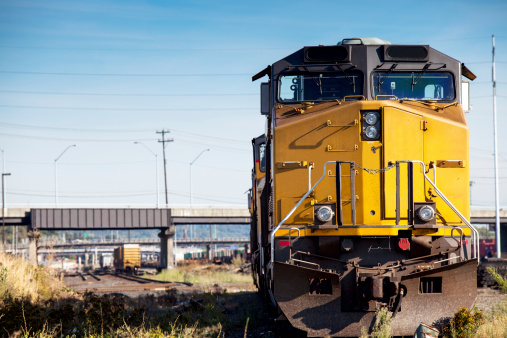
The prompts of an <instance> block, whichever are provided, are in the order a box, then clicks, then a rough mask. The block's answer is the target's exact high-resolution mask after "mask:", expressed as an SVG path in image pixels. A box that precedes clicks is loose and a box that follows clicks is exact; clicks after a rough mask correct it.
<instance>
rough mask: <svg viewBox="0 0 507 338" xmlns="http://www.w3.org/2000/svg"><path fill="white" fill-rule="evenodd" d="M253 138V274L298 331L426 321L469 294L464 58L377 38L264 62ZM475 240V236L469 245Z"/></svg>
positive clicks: (409, 330)
mask: <svg viewBox="0 0 507 338" xmlns="http://www.w3.org/2000/svg"><path fill="white" fill-rule="evenodd" d="M264 76H268V77H269V80H268V81H267V82H263V83H262V84H261V113H262V114H264V115H265V116H266V118H267V123H266V133H265V135H262V136H261V137H259V138H256V139H254V140H253V150H254V168H253V170H252V191H251V196H250V210H251V213H252V230H251V241H252V243H251V246H252V253H253V257H252V262H253V277H254V281H255V283H256V284H257V286H258V287H259V289H260V290H261V292H262V293H263V294H264V295H265V297H266V299H267V301H268V302H269V304H270V306H271V308H272V310H273V312H274V313H273V314H274V315H281V314H283V315H284V316H285V317H286V318H287V319H288V320H289V321H290V322H291V324H292V325H293V326H294V327H296V328H299V329H301V330H304V331H306V332H307V334H308V336H357V335H359V334H360V333H361V328H362V327H366V328H367V329H368V330H371V328H372V326H373V325H372V321H373V320H374V315H375V311H377V310H378V309H380V308H383V307H387V308H388V309H389V310H390V311H392V312H393V317H394V319H393V324H392V328H393V334H394V335H412V334H413V333H414V331H415V330H416V328H417V327H418V326H419V324H420V323H421V322H422V323H425V324H429V325H432V324H433V325H438V323H439V321H440V320H441V319H442V318H444V317H449V316H452V315H453V314H454V312H455V311H456V310H457V309H458V308H459V307H460V306H466V307H470V306H472V304H473V303H474V301H475V298H476V268H477V262H478V261H477V258H478V246H477V245H476V243H478V233H477V231H476V230H475V229H474V228H473V227H472V226H471V224H470V223H469V214H470V211H469V190H468V187H469V158H468V126H467V122H466V120H465V112H466V111H467V109H468V81H467V80H465V79H463V77H466V78H468V79H470V80H473V79H474V78H475V75H474V74H473V73H472V72H471V71H470V70H468V69H467V68H466V67H465V65H464V64H463V63H461V62H459V61H457V60H455V59H453V58H451V57H449V56H447V55H445V54H443V53H441V52H439V51H437V50H435V49H433V48H431V47H430V46H428V45H393V44H390V43H389V42H387V41H384V40H380V39H377V38H353V39H345V40H343V41H341V42H340V43H338V44H337V45H333V46H322V45H320V46H313V47H304V48H302V49H300V50H298V51H296V52H294V53H292V54H291V55H289V56H287V57H285V58H283V59H281V60H279V61H277V62H275V63H274V64H272V65H270V66H268V67H267V68H266V69H264V70H263V71H261V72H259V73H258V74H256V75H255V76H253V78H252V80H253V81H255V80H257V79H260V78H263V77H264ZM474 244H475V245H474Z"/></svg>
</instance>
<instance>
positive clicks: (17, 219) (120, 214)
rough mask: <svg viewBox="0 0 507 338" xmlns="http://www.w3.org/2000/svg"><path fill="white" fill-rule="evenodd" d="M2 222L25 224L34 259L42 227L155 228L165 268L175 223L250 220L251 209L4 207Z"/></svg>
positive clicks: (170, 256)
mask: <svg viewBox="0 0 507 338" xmlns="http://www.w3.org/2000/svg"><path fill="white" fill-rule="evenodd" d="M4 222H5V223H4ZM2 223H4V224H5V225H7V226H26V227H27V228H28V229H27V230H28V239H29V249H28V251H29V256H30V259H31V260H32V262H34V263H37V248H38V241H39V238H40V231H41V230H82V231H90V230H141V229H158V230H160V233H159V234H158V237H159V238H160V240H159V242H158V243H159V244H160V251H161V266H162V267H163V268H167V267H170V266H172V265H173V262H174V253H173V246H174V235H175V229H176V226H178V225H187V224H250V213H249V212H248V209H232V208H213V209H211V208H157V209H151V208H134V207H133V208H6V209H5V217H3V218H2Z"/></svg>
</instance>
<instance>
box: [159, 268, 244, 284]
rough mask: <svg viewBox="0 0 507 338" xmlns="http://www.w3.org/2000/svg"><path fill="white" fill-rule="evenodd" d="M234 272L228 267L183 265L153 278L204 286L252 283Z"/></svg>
mask: <svg viewBox="0 0 507 338" xmlns="http://www.w3.org/2000/svg"><path fill="white" fill-rule="evenodd" d="M234 270H235V268H234V267H231V266H228V265H200V264H185V265H180V266H178V267H175V268H173V269H170V270H164V271H163V272H162V273H160V274H158V275H157V276H156V277H155V278H156V279H159V280H164V281H171V282H185V283H192V284H199V285H204V286H211V285H215V284H218V285H223V284H252V283H253V282H252V277H251V276H250V275H248V274H242V273H237V272H235V271H234Z"/></svg>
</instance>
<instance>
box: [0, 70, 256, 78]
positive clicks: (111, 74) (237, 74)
mask: <svg viewBox="0 0 507 338" xmlns="http://www.w3.org/2000/svg"><path fill="white" fill-rule="evenodd" d="M0 73H2V74H23V75H58V76H127V77H139V76H141V77H142V76H145V77H209V76H213V77H217V76H220V77H226V76H251V75H252V74H249V73H207V74H202V73H201V74H185V73H181V74H153V73H152V74H148V73H144V74H142V73H137V74H136V73H130V74H128V73H67V72H28V71H15V70H0Z"/></svg>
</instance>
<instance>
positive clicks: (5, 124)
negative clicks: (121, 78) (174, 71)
mask: <svg viewBox="0 0 507 338" xmlns="http://www.w3.org/2000/svg"><path fill="white" fill-rule="evenodd" d="M1 126H7V127H9V128H19V129H39V130H40V129H43V130H57V131H72V132H92V133H133V132H150V133H151V132H153V129H122V130H119V129H87V128H66V127H49V126H34V125H24V124H15V123H2V122H0V128H1ZM172 132H173V133H176V134H182V135H188V136H192V137H193V138H195V137H198V138H205V139H211V140H217V141H224V142H228V143H230V142H237V143H248V144H250V142H247V141H244V140H237V139H230V138H225V137H216V136H210V135H202V134H196V133H189V132H185V131H181V130H175V129H173V130H172ZM138 141H141V140H138Z"/></svg>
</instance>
